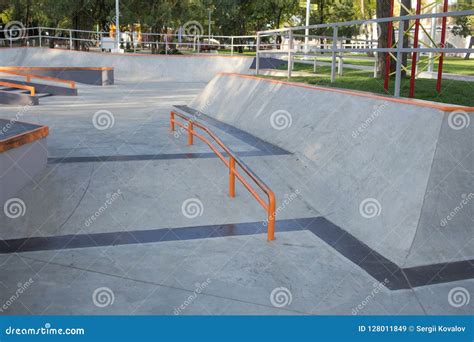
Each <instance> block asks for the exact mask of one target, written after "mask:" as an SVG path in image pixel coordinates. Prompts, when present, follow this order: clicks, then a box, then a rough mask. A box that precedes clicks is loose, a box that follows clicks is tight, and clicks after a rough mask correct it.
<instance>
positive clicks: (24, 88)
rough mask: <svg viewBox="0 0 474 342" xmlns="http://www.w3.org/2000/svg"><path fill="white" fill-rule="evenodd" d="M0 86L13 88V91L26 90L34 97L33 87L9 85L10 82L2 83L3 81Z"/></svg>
mask: <svg viewBox="0 0 474 342" xmlns="http://www.w3.org/2000/svg"><path fill="white" fill-rule="evenodd" d="M0 86H2V87H8V88H15V89H23V90H28V91H29V92H30V96H35V95H36V91H35V87H33V86H27V85H22V84H16V83H10V82H3V81H0Z"/></svg>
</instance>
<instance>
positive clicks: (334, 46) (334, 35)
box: [331, 26, 338, 83]
mask: <svg viewBox="0 0 474 342" xmlns="http://www.w3.org/2000/svg"><path fill="white" fill-rule="evenodd" d="M332 29H333V33H332V63H331V83H334V82H335V81H336V49H337V30H338V27H337V26H333V28H332Z"/></svg>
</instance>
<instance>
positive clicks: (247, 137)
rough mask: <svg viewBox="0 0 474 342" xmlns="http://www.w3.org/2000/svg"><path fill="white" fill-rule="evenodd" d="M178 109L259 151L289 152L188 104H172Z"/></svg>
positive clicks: (273, 153)
mask: <svg viewBox="0 0 474 342" xmlns="http://www.w3.org/2000/svg"><path fill="white" fill-rule="evenodd" d="M173 107H175V108H176V109H178V111H182V112H184V114H187V115H191V116H193V117H195V118H197V119H198V120H201V121H205V122H206V123H208V124H210V125H212V126H214V127H217V128H218V129H220V130H221V131H224V132H225V133H227V134H230V135H232V136H233V137H235V138H237V139H239V140H241V141H242V142H244V143H246V144H248V145H250V146H252V147H255V148H257V149H259V150H261V151H264V152H268V153H269V154H272V155H282V154H291V152H288V151H287V150H285V149H283V148H281V147H278V146H276V145H273V144H272V143H269V142H267V141H265V140H262V139H260V138H257V137H256V136H254V135H252V134H250V133H247V132H245V131H242V130H241V129H238V128H237V127H234V126H232V125H229V124H226V123H224V122H222V121H219V120H217V119H214V118H213V117H211V116H209V115H206V114H205V113H203V112H200V111H198V110H195V109H192V108H189V107H188V106H173Z"/></svg>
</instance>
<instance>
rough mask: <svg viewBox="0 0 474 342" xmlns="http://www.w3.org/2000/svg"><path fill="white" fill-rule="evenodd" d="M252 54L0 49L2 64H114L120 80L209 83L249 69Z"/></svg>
mask: <svg viewBox="0 0 474 342" xmlns="http://www.w3.org/2000/svg"><path fill="white" fill-rule="evenodd" d="M252 60H253V58H252V57H240V56H235V57H231V56H215V55H210V56H202V55H200V56H164V55H153V56H151V55H127V54H124V55H120V54H107V53H92V52H79V51H68V50H58V49H48V48H43V49H42V48H13V49H0V65H3V66H8V65H19V66H76V67H78V66H81V67H113V68H114V72H115V78H116V79H117V80H119V81H120V80H129V81H186V82H208V81H209V80H211V79H212V77H214V76H215V75H216V74H217V73H219V72H239V73H245V72H248V69H249V67H250V65H251V63H252Z"/></svg>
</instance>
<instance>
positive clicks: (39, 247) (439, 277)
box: [0, 217, 474, 290]
mask: <svg viewBox="0 0 474 342" xmlns="http://www.w3.org/2000/svg"><path fill="white" fill-rule="evenodd" d="M302 230H309V231H310V232H312V233H313V234H315V235H316V236H317V237H318V238H320V239H321V240H323V241H324V242H326V243H327V244H328V245H330V246H331V247H332V248H334V249H335V250H336V251H338V252H339V253H341V254H342V255H344V256H345V257H346V258H347V259H349V260H350V261H352V262H353V263H354V264H356V265H357V266H359V267H360V268H362V269H363V270H365V271H366V272H367V273H368V274H370V275H371V276H372V277H374V278H375V279H376V280H378V281H379V282H381V283H383V284H384V285H385V286H386V287H387V288H388V289H390V290H402V289H410V288H414V287H419V286H426V285H433V284H440V283H447V282H452V281H457V280H465V279H473V278H474V260H465V261H458V262H453V263H443V264H434V265H426V266H419V267H411V268H404V269H403V268H400V267H399V266H397V265H396V264H395V263H393V262H391V261H390V260H388V259H386V258H385V257H383V256H382V255H380V254H379V253H377V252H376V251H374V250H372V249H371V248H370V247H368V246H367V245H365V244H364V243H362V242H361V241H359V240H357V239H356V238H355V237H354V236H352V235H351V234H349V233H347V232H346V231H344V230H342V229H341V228H339V227H338V226H336V225H334V224H333V223H331V222H329V221H328V220H326V219H325V218H323V217H315V218H301V219H291V220H279V221H277V224H276V232H277V233H278V232H289V231H302ZM265 233H266V227H265V226H264V224H263V222H250V223H237V224H224V225H212V226H196V227H182V228H165V229H152V230H137V231H127V232H112V233H97V234H81V235H61V236H51V237H32V238H23V239H12V240H0V254H9V253H22V252H33V251H47V250H61V249H75V248H88V247H108V246H118V245H128V244H139V243H154V242H155V243H156V242H163V241H179V240H195V239H207V238H216V237H227V236H239V235H255V234H265ZM263 239H265V238H264V237H262V240H263ZM262 243H264V242H263V241H262Z"/></svg>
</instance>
